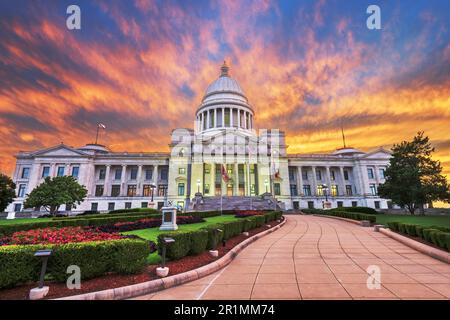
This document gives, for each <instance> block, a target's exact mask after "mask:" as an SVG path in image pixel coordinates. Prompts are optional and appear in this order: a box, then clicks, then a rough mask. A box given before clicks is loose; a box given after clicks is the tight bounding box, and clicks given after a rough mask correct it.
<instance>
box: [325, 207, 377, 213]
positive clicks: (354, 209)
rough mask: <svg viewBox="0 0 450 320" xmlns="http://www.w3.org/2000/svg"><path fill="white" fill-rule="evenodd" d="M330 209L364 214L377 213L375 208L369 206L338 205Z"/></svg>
mask: <svg viewBox="0 0 450 320" xmlns="http://www.w3.org/2000/svg"><path fill="white" fill-rule="evenodd" d="M331 211H344V212H356V213H365V214H379V213H380V212H378V211H377V210H375V209H374V208H369V207H339V208H334V209H331Z"/></svg>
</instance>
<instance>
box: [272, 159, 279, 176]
mask: <svg viewBox="0 0 450 320" xmlns="http://www.w3.org/2000/svg"><path fill="white" fill-rule="evenodd" d="M271 171H272V176H273V177H274V179H279V178H280V169H279V168H278V169H277V168H276V167H275V161H274V160H273V159H272V170H271Z"/></svg>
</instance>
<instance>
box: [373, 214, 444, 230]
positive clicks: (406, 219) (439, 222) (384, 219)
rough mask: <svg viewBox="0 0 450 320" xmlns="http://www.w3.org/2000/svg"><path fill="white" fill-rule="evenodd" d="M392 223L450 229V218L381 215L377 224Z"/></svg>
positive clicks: (378, 216)
mask: <svg viewBox="0 0 450 320" xmlns="http://www.w3.org/2000/svg"><path fill="white" fill-rule="evenodd" d="M391 221H397V222H403V223H413V224H419V225H422V226H441V227H450V216H449V215H446V216H410V215H395V214H379V215H377V223H379V224H386V223H388V222H391Z"/></svg>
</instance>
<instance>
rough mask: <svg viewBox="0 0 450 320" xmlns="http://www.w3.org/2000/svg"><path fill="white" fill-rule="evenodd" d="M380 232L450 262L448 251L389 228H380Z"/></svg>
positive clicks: (433, 256)
mask: <svg viewBox="0 0 450 320" xmlns="http://www.w3.org/2000/svg"><path fill="white" fill-rule="evenodd" d="M379 232H381V233H382V234H384V235H386V236H388V237H390V238H392V239H394V240H397V241H398V242H401V243H403V244H404V245H406V246H408V247H410V248H413V249H415V250H417V251H419V252H421V253H423V254H426V255H428V256H430V257H432V258H435V259H438V260H440V261H442V262H446V263H448V264H450V253H446V252H444V251H442V250H439V249H436V248H433V247H432V246H429V245H426V244H424V243H422V242H419V241H416V240H413V239H410V238H408V237H405V236H402V235H401V234H398V233H396V232H393V231H391V230H390V229H389V228H380V231H379Z"/></svg>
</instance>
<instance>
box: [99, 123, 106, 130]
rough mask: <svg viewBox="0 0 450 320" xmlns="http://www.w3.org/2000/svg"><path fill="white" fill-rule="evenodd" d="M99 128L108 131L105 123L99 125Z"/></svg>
mask: <svg viewBox="0 0 450 320" xmlns="http://www.w3.org/2000/svg"><path fill="white" fill-rule="evenodd" d="M97 127H99V128H101V129H106V126H105V125H104V124H103V123H99V124H97Z"/></svg>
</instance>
